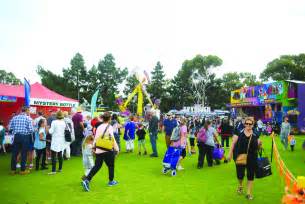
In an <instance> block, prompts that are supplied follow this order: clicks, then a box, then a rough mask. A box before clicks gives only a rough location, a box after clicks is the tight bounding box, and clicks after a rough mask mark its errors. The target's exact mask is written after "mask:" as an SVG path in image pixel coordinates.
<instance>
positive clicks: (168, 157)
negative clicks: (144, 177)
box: [162, 147, 181, 176]
mask: <svg viewBox="0 0 305 204" xmlns="http://www.w3.org/2000/svg"><path fill="white" fill-rule="evenodd" d="M180 155H181V148H180V147H179V148H177V147H169V148H168V149H167V151H166V153H165V155H164V159H163V169H162V172H163V174H166V173H167V172H169V171H171V175H172V176H176V174H177V170H176V167H177V163H178V161H179V158H180Z"/></svg>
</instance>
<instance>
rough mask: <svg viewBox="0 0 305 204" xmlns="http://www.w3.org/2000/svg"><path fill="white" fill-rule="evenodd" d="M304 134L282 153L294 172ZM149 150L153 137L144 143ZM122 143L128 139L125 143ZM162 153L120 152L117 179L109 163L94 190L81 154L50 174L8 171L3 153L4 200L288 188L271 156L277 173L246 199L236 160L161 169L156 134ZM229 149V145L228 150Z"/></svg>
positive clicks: (235, 198) (206, 199)
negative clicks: (85, 184)
mask: <svg viewBox="0 0 305 204" xmlns="http://www.w3.org/2000/svg"><path fill="white" fill-rule="evenodd" d="M302 140H303V139H302V138H301V137H298V138H297V146H296V150H295V152H290V151H286V152H283V151H282V149H283V148H281V146H280V144H278V147H279V150H280V153H281V155H282V157H283V158H284V159H285V161H286V164H287V166H288V167H289V168H290V169H291V171H292V172H293V173H294V174H295V175H305V173H304V152H303V151H302V150H301V144H302ZM263 142H264V148H265V149H266V150H267V151H266V152H268V154H270V148H271V139H270V138H263ZM146 145H147V147H148V149H149V150H150V149H151V148H150V144H149V141H147V143H146ZM122 146H124V143H123V145H122ZM158 149H159V154H160V155H159V158H149V157H148V156H138V155H137V154H136V153H133V154H126V153H121V154H120V155H119V156H118V157H117V159H116V167H115V179H116V180H117V181H119V185H117V186H113V187H108V186H107V182H108V172H107V168H106V165H105V166H103V167H102V169H101V171H100V172H98V174H97V175H96V176H95V177H94V179H93V180H92V182H91V186H90V187H91V191H90V192H88V193H87V192H84V191H83V189H82V187H81V185H80V177H81V176H82V175H83V167H82V160H81V158H80V157H79V158H75V157H74V158H72V159H71V160H69V161H64V166H63V172H62V173H59V174H57V175H53V176H49V175H47V173H48V172H49V171H38V172H36V171H33V172H32V173H31V174H30V175H26V176H21V175H15V176H10V175H9V174H8V173H9V166H10V155H6V156H3V155H1V156H0V181H1V184H2V185H1V187H0V195H1V196H0V203H3V204H6V203H11V204H19V203H29V204H32V203H39V204H43V203H48V204H49V203H65V204H66V203H156V204H157V203H206V204H209V203H211V204H212V203H213V204H215V203H224V204H231V203H232V204H239V203H267V204H269V203H270V204H273V203H280V201H281V197H282V195H283V192H284V184H283V182H282V181H281V179H280V177H279V175H278V172H277V170H276V168H275V164H274V162H273V169H272V170H273V175H272V176H269V177H267V178H263V179H260V180H258V179H256V180H255V181H254V200H253V201H247V200H246V199H245V198H244V196H239V195H237V194H236V187H237V180H236V174H235V167H234V163H233V162H231V163H229V164H224V163H223V162H222V164H221V165H219V166H214V167H212V168H208V167H207V166H206V163H205V166H204V168H203V169H201V170H198V169H197V168H196V161H197V156H198V155H197V154H196V155H193V156H187V157H186V159H185V160H184V162H183V167H184V168H185V170H183V171H179V172H178V174H177V176H176V177H171V176H170V175H163V174H162V173H161V169H162V165H161V162H162V159H163V155H164V152H165V144H164V140H163V135H159V140H158ZM227 152H228V149H226V153H227Z"/></svg>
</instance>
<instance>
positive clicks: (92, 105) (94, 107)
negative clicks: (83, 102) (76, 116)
mask: <svg viewBox="0 0 305 204" xmlns="http://www.w3.org/2000/svg"><path fill="white" fill-rule="evenodd" d="M98 92H99V91H98V90H97V91H96V92H95V93H94V94H93V96H92V98H91V117H93V113H94V112H95V111H96V101H97V96H98Z"/></svg>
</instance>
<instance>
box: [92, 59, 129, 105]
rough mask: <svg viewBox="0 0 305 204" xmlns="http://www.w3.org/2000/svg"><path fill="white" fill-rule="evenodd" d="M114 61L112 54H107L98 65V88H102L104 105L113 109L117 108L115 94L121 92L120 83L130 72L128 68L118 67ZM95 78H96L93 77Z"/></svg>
mask: <svg viewBox="0 0 305 204" xmlns="http://www.w3.org/2000/svg"><path fill="white" fill-rule="evenodd" d="M114 61H115V59H114V57H113V56H112V54H107V55H106V56H105V57H104V59H103V60H101V61H100V62H99V63H98V66H97V76H98V78H97V80H98V84H97V88H98V89H99V90H100V94H101V97H102V99H103V103H104V105H105V106H108V107H109V108H111V109H114V108H117V106H116V104H115V94H117V93H118V92H119V91H118V85H119V84H121V83H122V82H123V81H124V79H125V78H126V76H127V74H128V70H127V68H124V69H120V68H118V67H116V65H115V62H114ZM93 80H96V78H95V77H93Z"/></svg>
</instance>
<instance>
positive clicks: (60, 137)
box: [49, 111, 66, 175]
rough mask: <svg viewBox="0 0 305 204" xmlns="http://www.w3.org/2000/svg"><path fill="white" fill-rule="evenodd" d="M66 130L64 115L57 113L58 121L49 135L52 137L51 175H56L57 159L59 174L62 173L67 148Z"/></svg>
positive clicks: (54, 122) (55, 121)
mask: <svg viewBox="0 0 305 204" xmlns="http://www.w3.org/2000/svg"><path fill="white" fill-rule="evenodd" d="M65 128H66V123H65V121H64V114H63V112H62V111H58V112H57V113H56V120H54V121H53V122H52V124H51V128H50V129H49V133H50V134H51V135H52V140H51V158H52V172H50V173H49V175H53V174H56V157H57V159H58V163H59V167H58V172H61V171H62V163H63V159H62V152H63V150H64V149H65V147H66V141H65Z"/></svg>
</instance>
